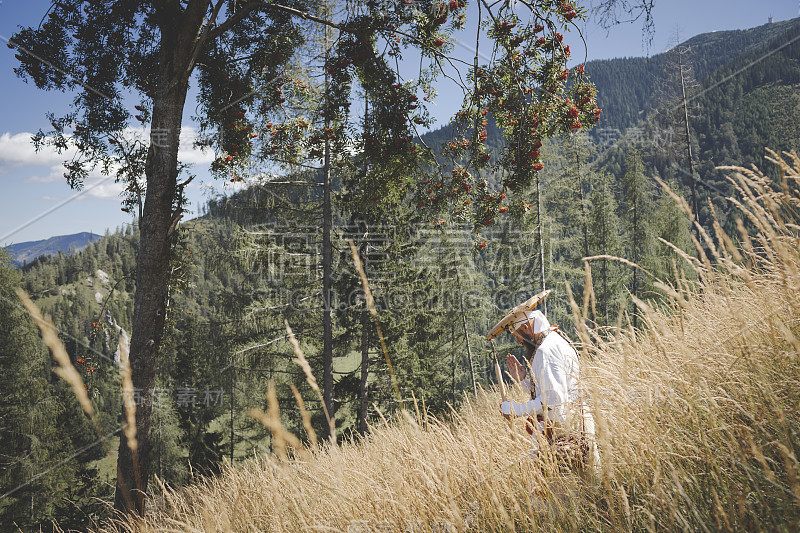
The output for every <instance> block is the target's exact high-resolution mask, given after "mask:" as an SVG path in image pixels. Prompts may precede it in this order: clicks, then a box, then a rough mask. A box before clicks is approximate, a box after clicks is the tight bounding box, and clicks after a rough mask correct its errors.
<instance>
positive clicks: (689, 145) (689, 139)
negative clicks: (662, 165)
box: [678, 47, 700, 239]
mask: <svg viewBox="0 0 800 533" xmlns="http://www.w3.org/2000/svg"><path fill="white" fill-rule="evenodd" d="M678 70H679V72H680V75H681V105H682V106H683V125H684V127H685V129H686V157H687V159H688V160H689V176H690V177H691V184H692V210H693V211H694V220H695V222H697V223H698V224H699V223H700V214H699V213H698V211H697V185H696V184H695V177H694V158H693V157H692V137H691V132H690V130H689V102H688V100H687V99H686V77H685V76H684V73H683V53H682V51H681V49H680V47H678ZM694 230H695V232H697V234H698V235H697V237H698V239H699V238H700V234H699V233H700V229H699V228H697V227H695V228H694Z"/></svg>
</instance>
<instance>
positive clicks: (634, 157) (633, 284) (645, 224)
mask: <svg viewBox="0 0 800 533" xmlns="http://www.w3.org/2000/svg"><path fill="white" fill-rule="evenodd" d="M622 187H623V199H624V202H623V204H622V208H623V215H624V216H623V217H621V218H622V220H623V221H624V222H623V223H624V227H625V232H624V235H625V240H626V242H627V245H626V248H625V251H626V257H627V258H628V259H630V260H631V261H633V262H634V263H636V264H637V265H639V266H640V267H642V268H644V269H647V270H649V268H648V267H649V266H650V264H651V262H652V260H653V252H654V238H653V227H652V221H651V216H652V213H653V208H654V201H653V186H652V183H651V181H650V179H649V178H648V177H647V176H646V175H645V169H644V164H643V162H642V156H641V153H640V152H639V151H638V150H637V149H636V148H629V150H628V153H627V155H626V157H625V174H624V175H623V178H622ZM650 288H651V283H650V281H649V279H648V278H647V276H646V275H644V274H643V273H642V272H640V269H639V268H633V269H632V273H631V280H630V285H629V287H628V290H629V291H630V293H631V294H632V295H633V296H634V297H636V298H639V299H643V297H644V295H645V294H646V293H648V292H649V290H650ZM638 325H639V322H638V313H637V312H635V308H634V313H633V326H634V327H638Z"/></svg>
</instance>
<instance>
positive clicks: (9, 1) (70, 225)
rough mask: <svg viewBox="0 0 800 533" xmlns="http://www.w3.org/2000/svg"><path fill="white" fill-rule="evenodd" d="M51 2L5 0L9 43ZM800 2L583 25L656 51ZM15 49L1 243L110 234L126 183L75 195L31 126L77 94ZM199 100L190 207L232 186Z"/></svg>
mask: <svg viewBox="0 0 800 533" xmlns="http://www.w3.org/2000/svg"><path fill="white" fill-rule="evenodd" d="M594 1H595V2H597V0H594ZM472 3H474V2H472ZM576 3H579V4H584V5H586V4H587V2H580V1H578V2H576ZM48 6H49V2H48V1H43V0H0V39H2V44H5V40H7V39H8V38H10V37H11V35H13V34H14V33H15V31H17V28H18V27H19V26H29V25H33V26H35V25H37V24H38V23H39V20H40V19H41V17H42V16H43V14H44V13H45V12H46V11H47V7H48ZM798 9H799V5H798V1H797V0H761V1H753V0H727V1H723V0H656V8H655V10H654V19H655V27H656V32H655V37H654V39H653V42H652V45H651V46H650V48H649V49H647V48H645V46H644V43H643V40H642V31H641V28H642V26H641V21H636V22H632V23H623V24H620V25H617V26H615V27H613V28H611V29H610V30H607V31H606V30H604V29H602V28H600V27H599V26H598V25H597V24H596V23H594V21H592V20H589V21H588V22H587V23H585V24H583V26H584V27H583V28H582V32H583V34H584V37H585V38H586V41H587V48H588V59H589V60H591V59H605V58H612V57H633V56H643V55H647V54H648V53H649V54H650V55H653V54H657V53H659V52H662V51H664V50H666V49H667V48H668V45H669V43H672V42H674V36H675V33H676V31H678V32H679V34H680V36H681V38H682V39H687V38H689V37H691V36H693V35H697V34H699V33H705V32H710V31H720V30H732V29H744V28H750V27H754V26H759V25H761V24H765V23H766V22H767V20H768V17H770V16H772V17H774V20H776V21H780V20H787V19H790V18H794V17H797V16H798ZM464 40H465V41H466V42H469V41H471V38H469V37H467V36H465V38H464ZM567 40H568V42H569V43H570V44H571V47H572V50H573V56H574V57H583V51H582V50H581V47H582V46H580V45H579V44H578V42H579V38H578V36H577V35H571V36H569V35H568V36H567ZM576 41H577V42H576ZM573 43H574V44H573ZM14 53H15V52H14V51H13V50H10V49H9V48H7V47H6V46H2V47H0V102H2V113H0V184H1V185H2V189H0V190H2V194H0V246H2V245H7V244H11V243H14V242H23V241H30V240H38V239H45V238H47V237H50V236H53V235H64V234H70V233H77V232H80V231H93V232H95V233H101V234H102V233H103V232H105V230H106V229H110V230H111V231H113V230H114V228H116V227H120V226H122V225H124V224H129V223H131V218H130V216H129V215H127V214H125V213H123V212H122V211H121V210H120V202H119V196H118V194H119V190H120V188H119V186H118V185H116V184H114V183H113V181H112V180H106V181H102V182H101V180H102V178H101V176H99V175H98V176H93V177H91V178H90V179H89V180H88V181H87V186H88V187H91V190H87V191H86V192H84V193H83V194H80V195H77V197H76V198H74V199H71V200H70V198H72V197H73V196H76V193H77V191H73V190H71V189H70V188H69V187H68V186H67V184H66V181H65V180H64V179H63V177H62V173H63V170H62V169H61V168H60V163H61V161H62V160H63V159H64V156H60V155H58V154H55V153H52V152H49V151H45V152H40V153H35V151H34V149H33V147H32V146H31V144H30V142H29V139H30V134H31V133H33V132H36V131H37V130H38V129H39V128H42V129H47V128H48V126H49V124H48V122H47V119H46V118H45V113H47V112H48V111H52V112H54V113H56V115H60V114H63V113H64V112H66V111H67V110H68V109H69V104H70V101H71V95H69V94H63V93H58V92H44V91H39V90H38V89H37V88H36V87H35V86H32V85H27V84H25V83H23V82H22V81H21V80H20V79H19V78H17V77H16V76H15V74H14V72H13V68H14V67H15V66H16V64H17V62H16V60H15V59H14ZM464 53H465V54H466V53H468V52H466V51H464ZM447 91H448V88H447V87H446V86H442V87H441V88H440V89H439V93H440V96H439V99H438V100H439V101H438V102H437V103H436V105H435V106H434V107H432V108H431V112H432V113H433V115H434V116H435V117H436V119H437V121H438V124H439V125H441V124H445V123H447V122H448V121H449V119H450V117H451V116H452V114H453V113H454V112H455V111H457V108H456V104H455V102H456V101H457V100H458V99H457V98H447ZM193 107H194V105H193V102H192V101H191V100H189V101H187V112H186V113H185V115H186V119H185V120H184V129H183V134H182V142H183V143H184V146H185V149H184V150H182V156H183V158H184V160H187V161H191V162H193V163H194V168H193V172H194V173H196V174H197V179H196V180H195V182H193V183H192V184H191V185H190V187H191V189H190V191H189V195H190V200H191V201H192V206H191V208H190V209H191V210H192V211H193V212H196V210H197V209H198V207H199V206H200V205H202V203H203V202H204V199H205V198H207V197H208V195H209V194H212V193H214V192H220V191H224V190H225V189H224V187H223V185H222V184H221V183H219V182H216V183H215V182H214V180H212V179H211V178H210V177H209V175H208V172H207V171H206V169H207V167H208V163H209V162H210V160H211V158H212V155H211V154H208V153H200V152H198V151H197V150H192V149H191V147H190V139H191V134H192V131H193V129H192V123H191V121H190V120H189V118H188V116H189V115H190V112H189V110H190V109H192V108H193ZM88 187H87V188H88ZM191 216H192V213H190V214H189V217H191Z"/></svg>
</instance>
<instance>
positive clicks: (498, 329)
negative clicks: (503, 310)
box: [486, 289, 550, 340]
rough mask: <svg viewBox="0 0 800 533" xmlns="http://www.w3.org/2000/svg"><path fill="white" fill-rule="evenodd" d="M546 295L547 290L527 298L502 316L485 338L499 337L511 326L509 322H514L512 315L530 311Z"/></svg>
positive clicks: (548, 292) (548, 291)
mask: <svg viewBox="0 0 800 533" xmlns="http://www.w3.org/2000/svg"><path fill="white" fill-rule="evenodd" d="M548 294H550V290H549V289H548V290H546V291H542V292H540V293H539V294H537V295H536V296H533V297H531V298H529V299H528V300H526V301H524V302H522V303H521V304H519V305H518V306H516V307H515V308H514V309H512V310H511V311H510V312H509V313H508V314H507V315H506V316H504V317H503V319H502V320H500V322H498V323H497V324H495V325H494V327H493V328H492V329H491V330H490V331H489V334H488V335H486V338H487V339H489V340H492V339H494V338H495V337H497V336H498V335H500V333H502V332H503V330H504V329H506V326H508V325H509V324H511V322H512V321H513V320H514V315H516V314H517V313H519V312H520V311H530V310H531V309H533V308H534V307H536V306H537V305H539V304H540V303H542V300H544V299H545V298H547V295H548Z"/></svg>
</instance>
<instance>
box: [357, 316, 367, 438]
mask: <svg viewBox="0 0 800 533" xmlns="http://www.w3.org/2000/svg"><path fill="white" fill-rule="evenodd" d="M369 328H370V320H369V310H368V309H367V306H366V302H365V303H364V310H363V311H362V313H361V383H360V384H359V390H358V398H359V406H358V432H359V433H361V434H362V435H366V433H367V410H368V409H369Z"/></svg>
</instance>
